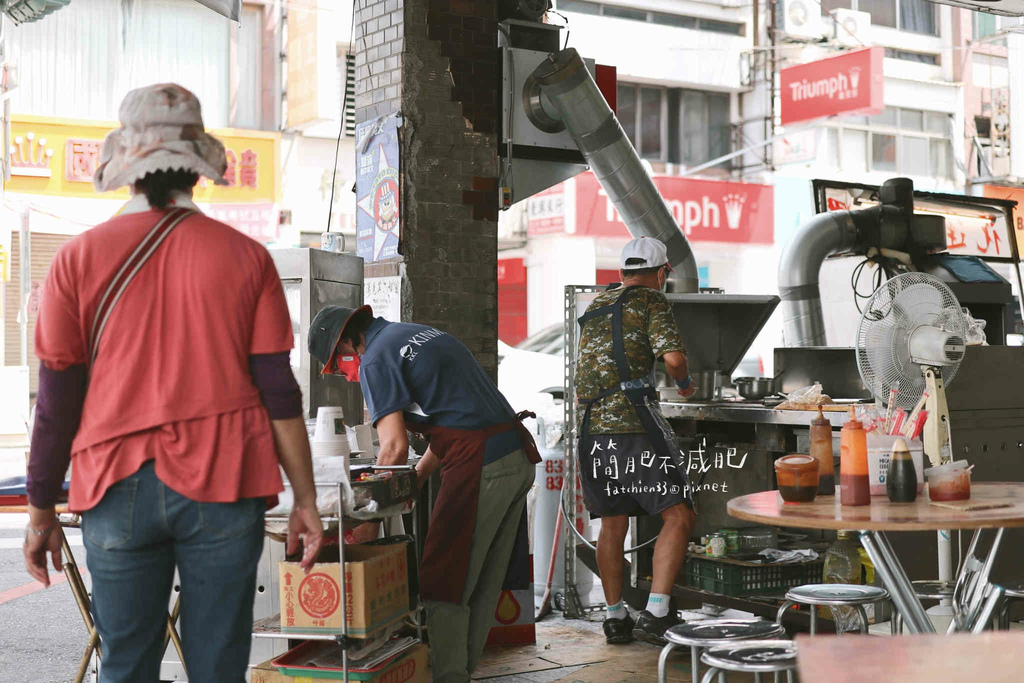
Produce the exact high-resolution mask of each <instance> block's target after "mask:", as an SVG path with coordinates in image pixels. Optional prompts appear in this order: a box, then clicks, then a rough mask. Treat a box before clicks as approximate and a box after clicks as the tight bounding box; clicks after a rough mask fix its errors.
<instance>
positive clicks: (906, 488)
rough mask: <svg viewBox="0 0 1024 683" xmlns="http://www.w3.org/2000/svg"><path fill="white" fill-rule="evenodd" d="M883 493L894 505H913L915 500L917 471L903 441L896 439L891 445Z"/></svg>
mask: <svg viewBox="0 0 1024 683" xmlns="http://www.w3.org/2000/svg"><path fill="white" fill-rule="evenodd" d="M885 492H886V493H887V494H888V496H889V500H891V501H892V502H894V503H913V502H914V501H915V500H917V470H916V469H915V468H914V459H913V458H912V457H911V456H910V449H909V448H908V447H907V442H906V441H904V440H903V439H896V442H895V443H894V444H893V445H892V456H891V457H890V458H889V472H888V474H887V475H886V477H885Z"/></svg>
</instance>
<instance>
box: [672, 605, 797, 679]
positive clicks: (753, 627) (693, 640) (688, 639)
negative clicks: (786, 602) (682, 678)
mask: <svg viewBox="0 0 1024 683" xmlns="http://www.w3.org/2000/svg"><path fill="white" fill-rule="evenodd" d="M785 634H786V629H785V628H783V627H782V625H781V624H777V623H775V622H773V621H765V620H764V619H707V620H701V621H691V622H689V623H686V624H680V625H678V626H673V627H672V628H670V629H669V630H667V631H665V640H667V641H668V644H667V645H666V646H665V647H663V648H662V650H661V656H660V657H659V658H658V683H665V681H666V671H665V670H666V665H667V663H668V656H669V655H670V654H671V653H672V650H674V649H676V648H677V647H680V646H688V647H689V648H690V666H691V669H690V680H692V681H698V680H700V678H699V676H700V655H701V649H703V648H707V647H715V646H719V645H729V644H731V643H733V642H734V641H737V640H765V639H771V638H778V637H779V636H783V635H785Z"/></svg>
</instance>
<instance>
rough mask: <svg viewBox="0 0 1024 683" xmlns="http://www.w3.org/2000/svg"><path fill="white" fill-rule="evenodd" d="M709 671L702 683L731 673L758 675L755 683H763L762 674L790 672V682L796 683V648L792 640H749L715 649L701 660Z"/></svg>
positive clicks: (787, 673)
mask: <svg viewBox="0 0 1024 683" xmlns="http://www.w3.org/2000/svg"><path fill="white" fill-rule="evenodd" d="M701 661H702V662H704V663H705V664H707V665H708V666H709V667H711V668H709V669H708V672H707V673H706V674H704V678H702V679H701V683H711V681H712V680H714V678H715V674H722V673H725V672H728V671H736V672H739V673H752V674H754V683H761V674H763V673H774V674H775V680H776V681H778V680H779V674H780V673H781V672H783V671H785V672H786V679H787V681H789V682H790V683H792V681H793V670H794V669H795V668H796V645H795V644H794V643H793V641H792V640H746V641H743V642H739V643H733V644H731V645H719V646H718V647H713V648H711V649H710V650H708V651H707V652H705V653H704V655H703V656H702V657H701Z"/></svg>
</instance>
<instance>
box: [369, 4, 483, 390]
mask: <svg viewBox="0 0 1024 683" xmlns="http://www.w3.org/2000/svg"><path fill="white" fill-rule="evenodd" d="M496 8H497V3H496V2H494V1H488V0H360V2H359V5H358V14H357V16H356V22H357V23H356V36H357V39H356V48H357V52H356V79H357V80H356V118H357V121H360V122H361V121H367V120H370V119H373V118H376V117H378V116H383V115H387V114H391V113H394V112H397V111H401V113H402V116H403V121H404V123H403V127H402V131H401V141H402V198H401V211H402V228H401V232H402V237H401V246H400V248H399V251H400V253H401V256H400V259H398V261H399V262H398V263H392V264H382V265H380V266H371V267H368V269H367V275H369V276H372V275H374V274H379V275H383V274H388V271H386V270H382V269H388V268H390V269H391V270H390V273H395V272H401V273H403V280H404V284H405V286H404V287H403V302H402V309H403V311H402V318H403V320H410V321H413V322H417V323H422V324H424V325H433V326H436V327H438V328H440V329H443V330H445V331H447V332H449V333H451V334H453V335H455V336H456V337H458V338H459V339H461V340H462V341H463V342H464V343H465V344H466V346H468V347H469V349H470V350H471V351H472V352H473V353H474V355H475V356H476V358H477V360H478V361H479V362H480V364H481V365H482V366H483V367H484V368H485V369H486V370H487V371H488V372H490V373H491V375H492V377H496V374H497V327H498V325H497V320H498V317H497V316H498V314H497V257H498V255H497V244H498V240H497V226H498V209H497V177H498V154H497V138H496V131H497V127H498V115H499V114H498V88H499V84H500V82H501V75H500V67H499V53H498V49H497V47H496V45H497V23H496Z"/></svg>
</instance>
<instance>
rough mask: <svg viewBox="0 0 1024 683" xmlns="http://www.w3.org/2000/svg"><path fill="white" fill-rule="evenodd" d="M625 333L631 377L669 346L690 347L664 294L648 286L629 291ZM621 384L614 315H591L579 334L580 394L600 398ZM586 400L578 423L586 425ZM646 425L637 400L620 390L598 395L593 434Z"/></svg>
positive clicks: (615, 294)
mask: <svg viewBox="0 0 1024 683" xmlns="http://www.w3.org/2000/svg"><path fill="white" fill-rule="evenodd" d="M622 292H623V288H621V287H620V288H617V289H612V290H608V291H606V292H602V293H601V294H599V295H598V296H597V298H596V299H594V301H593V303H591V304H590V306H589V307H588V309H587V310H591V309H595V308H600V307H601V306H608V305H610V304H612V303H614V302H615V301H616V300H617V299H618V298H619V296H621V294H622ZM622 336H623V346H625V351H626V359H627V360H628V361H629V370H630V375H631V377H643V376H645V375H648V374H650V372H651V369H652V368H653V367H654V362H655V360H656V359H658V358H661V357H662V356H663V355H664V354H666V353H668V352H670V351H680V352H682V353H686V349H685V348H683V340H682V338H681V337H680V335H679V329H678V328H677V327H676V321H675V318H674V317H673V316H672V307H671V306H670V305H669V303H668V299H666V298H665V295H664V294H662V293H661V292H660V291H658V290H656V289H651V288H650V287H643V288H640V289H635V290H633V291H632V292H630V294H629V298H628V299H626V303H625V304H624V305H623V307H622ZM618 384H619V373H618V371H617V370H616V368H615V356H614V352H613V350H612V317H611V316H610V315H606V316H600V317H597V318H592V319H591V320H589V321H587V323H586V325H584V326H583V330H582V332H581V334H580V348H579V356H578V358H577V364H576V396H577V398H578V399H580V400H583V399H591V398H595V397H597V396H599V395H601V394H602V393H604V392H605V391H607V390H608V389H610V388H611V387H614V386H617V385H618ZM584 408H585V406H583V405H580V406H579V409H578V410H577V422H576V426H577V428H578V429H581V430H582V428H583V414H584ZM643 431H644V428H643V425H642V424H641V423H640V419H639V418H638V417H637V416H636V411H635V410H634V409H633V405H632V404H631V403H630V402H629V400H628V399H627V398H626V395H625V394H624V393H622V392H621V391H617V392H615V393H614V394H611V395H610V396H607V397H605V398H604V399H602V400H600V401H598V402H597V403H595V404H594V406H593V407H592V408H591V410H590V433H591V434H636V433H643Z"/></svg>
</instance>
